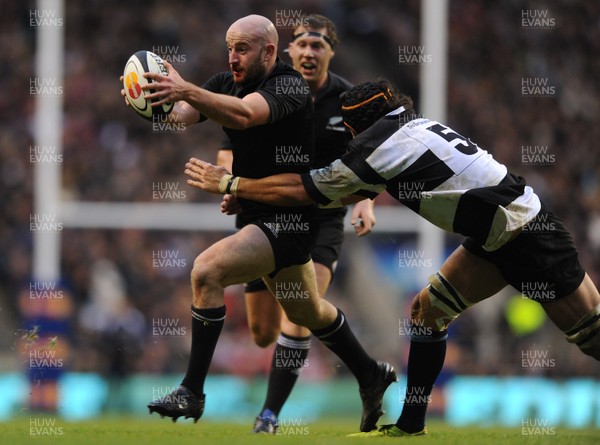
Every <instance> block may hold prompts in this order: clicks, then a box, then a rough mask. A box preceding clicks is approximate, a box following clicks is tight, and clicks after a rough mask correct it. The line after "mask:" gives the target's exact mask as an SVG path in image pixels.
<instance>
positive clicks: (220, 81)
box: [202, 71, 234, 93]
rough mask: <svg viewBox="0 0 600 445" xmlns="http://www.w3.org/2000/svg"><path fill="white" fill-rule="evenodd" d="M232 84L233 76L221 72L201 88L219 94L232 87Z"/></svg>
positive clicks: (227, 72)
mask: <svg viewBox="0 0 600 445" xmlns="http://www.w3.org/2000/svg"><path fill="white" fill-rule="evenodd" d="M233 83H234V81H233V74H232V73H231V72H229V71H221V72H219V73H216V74H214V75H213V76H211V77H210V78H209V79H208V80H207V81H206V82H205V83H204V85H202V88H204V89H207V90H209V91H212V92H215V93H219V92H222V91H224V90H227V89H230V88H231V87H232V86H233Z"/></svg>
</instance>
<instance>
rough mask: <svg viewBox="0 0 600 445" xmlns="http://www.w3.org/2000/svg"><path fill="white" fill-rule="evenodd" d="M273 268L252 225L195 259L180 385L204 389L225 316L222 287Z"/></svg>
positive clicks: (197, 390)
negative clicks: (188, 332) (186, 355)
mask: <svg viewBox="0 0 600 445" xmlns="http://www.w3.org/2000/svg"><path fill="white" fill-rule="evenodd" d="M250 259H251V261H249V260H250ZM274 267H275V260H274V257H273V251H272V249H271V245H270V243H269V240H268V238H267V237H266V235H265V234H264V233H263V232H262V231H261V230H260V229H259V228H258V227H256V226H254V225H249V226H246V227H244V228H243V229H241V230H240V231H239V232H237V233H236V234H234V235H231V236H229V237H227V238H224V239H222V240H221V241H219V242H217V243H215V244H213V245H212V246H211V247H209V248H208V249H207V250H205V251H204V252H203V253H202V254H200V255H199V256H198V257H197V258H196V260H195V261H194V267H193V269H192V274H191V280H192V291H193V301H192V348H191V353H190V359H189V363H188V369H187V373H186V375H185V377H184V379H183V382H182V385H183V386H185V387H186V388H188V389H189V390H191V391H192V392H193V393H194V394H196V395H197V396H200V395H201V394H202V392H203V387H204V380H205V378H206V375H207V373H208V368H209V366H210V362H211V360H212V355H213V352H214V349H215V346H216V344H217V340H218V338H219V335H220V333H221V328H222V327H223V323H224V319H225V306H224V302H223V289H224V288H225V287H226V286H229V285H230V284H237V283H243V282H245V281H249V280H251V279H253V278H254V277H256V276H260V275H263V274H268V273H269V272H270V271H272V270H273V269H274Z"/></svg>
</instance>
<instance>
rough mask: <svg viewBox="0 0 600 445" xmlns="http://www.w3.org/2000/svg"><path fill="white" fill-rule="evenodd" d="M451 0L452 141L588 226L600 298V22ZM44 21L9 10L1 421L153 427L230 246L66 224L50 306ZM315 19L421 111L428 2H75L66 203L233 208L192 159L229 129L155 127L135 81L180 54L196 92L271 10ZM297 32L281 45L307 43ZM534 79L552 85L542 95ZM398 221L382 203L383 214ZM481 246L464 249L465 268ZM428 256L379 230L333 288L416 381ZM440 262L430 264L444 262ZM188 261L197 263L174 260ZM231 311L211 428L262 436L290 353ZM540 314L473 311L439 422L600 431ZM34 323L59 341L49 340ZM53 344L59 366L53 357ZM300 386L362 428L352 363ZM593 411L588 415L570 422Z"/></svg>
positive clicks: (459, 329) (452, 360)
mask: <svg viewBox="0 0 600 445" xmlns="http://www.w3.org/2000/svg"><path fill="white" fill-rule="evenodd" d="M449 5H450V9H449V41H448V62H449V65H448V98H447V99H448V108H447V116H448V118H447V123H448V125H449V126H451V127H452V128H454V129H455V130H456V131H458V132H460V133H462V134H464V135H467V136H468V137H470V138H471V139H473V140H474V141H476V142H477V143H478V144H479V145H480V146H482V147H484V148H486V149H488V150H489V151H491V152H492V153H493V154H494V156H495V157H496V158H497V159H498V160H499V161H501V162H503V163H505V164H506V165H508V166H509V168H510V170H511V171H513V172H515V173H518V174H521V175H523V176H525V177H526V178H527V179H528V182H529V183H530V184H531V185H532V186H533V187H534V189H535V190H536V192H537V193H538V194H539V195H540V196H541V198H542V199H543V200H544V201H546V202H547V203H548V204H549V206H550V208H552V209H553V210H554V212H555V213H556V214H557V215H559V216H560V217H561V218H562V219H563V220H564V221H565V223H566V225H567V226H568V227H569V229H570V230H571V231H572V233H573V235H574V238H575V241H576V244H577V245H578V247H579V251H580V255H581V261H582V263H583V264H584V265H585V267H586V268H587V270H588V272H589V274H590V275H591V276H592V278H593V279H594V280H595V282H596V283H598V282H599V280H600V274H598V270H599V268H600V182H599V178H600V155H599V154H598V152H597V149H596V147H595V141H598V140H600V127H599V126H598V125H597V122H598V116H599V109H598V107H599V102H598V97H599V96H598V93H599V91H598V89H599V85H598V80H597V79H599V78H600V72H599V70H600V66H599V64H598V61H597V57H596V55H597V54H598V51H599V50H600V25H599V23H600V22H599V20H598V17H599V16H600V14H599V12H600V11H599V9H600V7H599V6H598V4H597V3H596V2H580V3H577V4H575V3H573V2H569V1H558V0H557V1H552V2H535V1H531V2H517V1H507V2H502V3H498V2H492V1H482V2H476V1H468V0H450V3H449ZM37 8H39V5H38V4H36V3H35V2H31V1H29V2H5V3H3V4H2V6H0V12H1V14H0V23H1V24H2V33H1V34H0V41H1V42H2V48H4V54H5V57H6V59H5V63H4V64H3V65H2V67H1V68H0V70H1V75H0V84H1V85H2V94H1V95H0V113H2V119H1V120H0V125H1V127H2V131H1V132H0V138H1V141H0V156H1V159H2V163H1V165H2V166H1V171H0V181H1V183H2V190H3V193H2V197H1V199H0V206H1V213H0V214H1V216H0V248H1V249H2V252H3V255H2V256H1V257H0V307H1V311H0V347H1V357H0V388H2V393H3V394H5V395H6V397H7V399H8V403H6V404H4V403H3V404H2V406H1V407H0V419H9V418H11V417H12V416H14V415H16V413H18V412H19V411H20V410H21V409H23V408H25V407H29V408H32V409H35V410H44V409H52V407H53V406H55V405H56V406H57V407H58V409H59V412H60V413H61V415H64V416H65V417H67V418H74V419H75V418H85V417H89V416H93V415H99V414H101V413H106V412H121V413H142V412H143V408H144V405H145V402H147V401H148V400H150V399H152V398H153V396H154V395H157V394H159V395H162V393H166V392H168V388H170V387H172V385H174V384H176V383H177V382H178V381H179V379H178V375H179V374H181V373H182V372H183V371H184V369H185V365H186V363H187V357H186V354H187V353H188V351H189V335H185V333H186V330H188V329H189V304H190V292H189V283H188V282H189V280H188V275H189V268H190V266H191V264H192V261H193V259H194V257H195V256H196V255H197V253H199V252H201V251H202V250H203V249H204V248H205V247H206V246H208V245H210V244H211V243H212V242H214V241H215V240H218V239H220V238H221V237H223V236H224V235H226V232H225V231H224V232H214V231H211V232H203V231H194V232H190V231H146V230H136V229H128V230H98V229H86V230H80V229H70V228H61V229H60V231H61V253H62V256H61V273H62V278H61V283H60V287H59V288H56V289H54V293H48V294H47V297H49V298H35V295H34V298H32V293H31V288H32V279H31V266H32V264H31V251H32V230H31V225H30V218H31V215H32V214H33V213H34V208H33V188H32V183H33V171H34V168H35V164H36V161H35V160H32V158H31V153H32V147H35V142H34V139H33V134H32V119H33V113H34V103H35V93H32V91H31V79H32V78H34V76H35V68H34V63H33V62H34V54H35V38H34V35H35V31H36V28H35V26H32V25H31V21H30V18H31V11H34V10H36V9H37ZM297 11H302V12H305V13H309V12H319V13H322V14H324V15H327V16H328V17H330V18H331V19H332V20H333V21H334V22H335V23H336V24H337V27H338V33H339V35H340V38H341V44H340V46H339V48H338V49H337V50H336V57H335V59H334V61H333V63H332V67H331V68H332V70H333V71H335V72H337V73H339V74H341V75H343V76H344V77H346V78H347V79H348V80H350V81H352V82H355V83H357V82H360V81H363V80H367V79H373V78H375V77H377V76H385V77H387V78H389V79H391V80H393V81H394V82H395V83H396V84H398V85H399V86H400V88H401V90H402V91H403V92H405V93H408V94H410V95H411V96H412V97H413V98H414V99H415V103H418V100H419V69H420V67H421V66H422V65H423V64H424V63H427V59H426V58H425V59H423V60H421V61H420V62H419V63H403V62H402V61H401V58H399V55H400V54H402V51H404V53H406V52H407V51H408V52H410V51H417V52H418V51H419V50H420V49H421V47H420V42H419V27H420V14H421V13H420V5H419V2H417V1H376V2H374V1H358V0H357V1H330V2H324V1H323V2H319V1H289V2H270V1H242V0H238V1H223V2H220V3H212V2H205V1H196V2H191V1H181V0H172V1H169V2H160V1H147V2H136V1H131V2H127V3H123V2H117V1H112V0H106V1H99V0H98V1H71V0H69V1H66V10H65V15H64V23H63V26H64V27H65V36H66V37H65V60H64V70H65V78H64V85H62V90H61V92H60V94H62V95H63V96H64V138H63V153H62V159H60V160H58V162H60V163H61V164H62V187H63V190H62V194H63V199H73V200H79V201H95V202H157V201H161V200H162V201H164V200H167V201H168V200H174V201H177V200H183V201H185V202H212V203H214V205H218V201H219V200H218V199H217V198H214V197H210V196H208V195H206V194H203V193H201V192H198V191H195V190H192V189H189V188H188V187H187V186H186V185H185V178H184V176H183V175H182V170H183V165H184V163H185V160H186V159H188V158H189V157H190V156H191V155H192V154H193V155H194V156H196V157H200V158H202V159H207V160H211V159H214V158H215V154H216V148H217V147H218V145H219V142H220V134H221V130H220V129H219V128H218V126H216V125H213V124H204V125H200V126H194V127H190V128H185V129H179V130H181V131H179V130H178V129H170V130H167V131H162V130H156V128H154V129H153V128H152V125H151V124H149V123H148V122H144V121H143V120H141V119H140V118H138V117H137V116H135V115H134V114H133V113H132V112H131V110H128V109H126V107H125V106H124V105H123V102H122V99H121V97H120V96H119V90H120V84H119V82H118V76H119V75H120V73H121V72H122V69H123V65H124V62H125V61H126V60H127V58H128V57H129V56H130V55H131V54H132V53H133V52H135V51H136V50H138V49H149V50H155V52H159V53H161V52H162V53H168V54H169V55H170V56H171V57H172V62H173V64H174V65H175V67H176V68H177V69H178V70H179V72H180V73H181V74H182V75H183V77H184V78H186V79H187V80H190V81H192V82H194V83H196V84H201V83H202V82H204V81H205V80H206V79H207V78H208V77H209V76H210V75H211V74H213V73H215V72H217V71H221V70H226V69H227V59H226V49H225V46H224V33H225V31H226V29H227V27H228V26H229V24H230V23H231V22H233V21H234V20H236V19H237V18H239V17H241V16H244V15H247V14H250V13H258V14H262V15H265V16H266V17H269V18H271V20H273V21H274V22H276V19H277V17H278V14H279V17H282V18H285V17H289V16H290V15H293V14H295V13H297ZM523 11H541V12H543V11H546V13H547V17H549V18H551V19H553V20H552V21H551V22H549V23H551V25H550V26H538V27H536V26H525V25H524V24H523V21H522V18H523ZM546 24H548V23H546ZM278 28H279V31H280V38H281V42H282V45H281V47H280V51H281V50H282V49H283V48H284V47H285V43H286V42H287V40H288V38H289V35H290V32H291V31H290V29H289V28H287V27H286V26H284V25H281V26H279V27H278ZM423 50H424V53H423V55H425V56H426V51H427V48H423ZM282 57H283V58H284V60H287V56H285V55H283V54H282ZM405 60H406V59H405ZM524 79H537V82H542V83H545V85H546V86H549V87H550V88H549V89H548V88H546V89H545V90H543V91H542V92H539V90H538V92H537V93H534V94H533V95H530V96H527V95H525V94H524V93H523V85H524V83H523V82H524ZM524 147H546V149H547V152H546V154H549V155H550V156H549V157H545V158H544V161H540V160H539V159H538V161H535V160H534V161H528V159H529V158H527V157H524V156H523V155H524V154H526V153H527V152H526V151H524V150H527V148H524ZM34 152H35V149H34ZM164 186H166V187H169V186H175V187H176V188H177V190H178V191H180V192H181V191H185V193H179V194H177V195H167V196H169V197H168V198H166V199H163V198H157V195H156V194H155V193H154V191H155V190H156V189H157V188H158V189H161V187H164ZM163 191H164V188H163ZM163 196H165V195H163ZM394 205H395V204H394V203H393V202H392V201H391V199H389V198H388V197H384V196H382V197H380V198H379V199H378V201H377V204H376V207H380V206H394ZM197 218H198V219H199V220H201V219H202V215H198V216H197ZM459 242H460V238H457V237H453V236H448V237H446V245H447V249H448V252H449V251H451V249H453V248H454V247H455V246H456V245H457V244H458V243H459ZM415 246H416V244H415V238H414V236H412V235H410V234H390V233H385V234H378V233H377V229H375V232H374V233H373V234H372V235H370V237H369V239H365V240H362V239H361V240H354V239H353V238H352V237H351V236H350V235H348V237H347V244H345V247H344V251H343V256H342V260H341V261H340V265H339V269H338V273H337V276H336V279H335V282H334V286H333V288H332V289H331V291H330V298H331V300H333V301H335V302H336V303H337V304H339V305H340V306H341V307H342V308H343V309H344V311H345V312H346V313H347V314H348V316H349V317H350V319H351V322H352V323H353V325H354V326H355V329H356V331H357V334H358V336H359V337H360V339H361V341H363V343H364V344H365V346H366V347H367V348H368V350H369V351H371V352H372V354H373V355H375V356H377V357H378V358H382V359H387V360H389V361H391V362H393V363H394V364H395V365H396V367H397V368H398V369H399V371H400V372H402V371H403V364H404V363H405V359H406V352H407V351H406V347H407V345H408V339H407V337H406V335H403V323H404V322H405V321H406V317H407V316H408V305H409V302H410V299H411V298H412V295H413V293H414V292H415V291H416V290H417V289H418V288H419V287H421V286H422V283H421V282H418V281H417V280H415V279H414V276H415V273H414V272H415V271H414V269H411V268H403V267H401V266H400V264H399V260H398V259H399V255H401V252H407V251H408V252H412V254H414V255H416V256H417V257H418V256H419V254H420V253H424V252H419V251H418V249H417V248H416V247H415ZM424 254H425V256H424V257H422V258H421V259H428V258H427V255H426V253H424ZM169 258H170V259H172V260H179V261H176V262H175V261H174V262H171V263H169V262H168V261H167V262H165V261H163V262H162V263H161V262H160V261H159V262H158V263H157V261H155V260H157V259H158V260H160V259H162V260H165V259H169ZM429 259H431V258H429ZM157 264H159V265H158V266H157ZM160 264H162V266H161V265H160ZM166 264H168V265H166ZM226 301H227V306H228V318H227V322H226V324H225V328H224V331H223V334H222V337H221V340H220V342H219V346H218V348H217V351H216V354H215V358H214V360H213V365H212V371H211V374H212V376H214V379H212V380H210V381H209V387H208V392H209V397H208V404H209V405H208V407H207V417H211V416H213V417H215V418H216V417H219V416H229V417H231V416H238V415H239V416H241V420H242V421H244V420H246V421H248V422H249V421H250V420H251V418H252V416H253V415H254V414H255V413H256V411H257V409H258V408H259V403H260V402H261V401H262V399H261V397H262V394H263V389H264V377H263V376H264V373H265V372H266V370H267V368H268V364H269V362H270V357H271V349H268V350H260V349H258V348H256V347H254V346H253V344H252V341H251V339H250V337H249V334H248V330H247V327H246V321H245V313H244V303H243V299H242V298H241V290H240V289H239V288H238V287H235V288H230V289H229V290H228V292H227V296H226ZM388 308H389V309H388ZM382 309H383V310H382ZM382 312H383V313H382ZM535 316H536V311H535V308H531V307H529V306H527V305H526V302H525V300H523V299H522V298H520V297H519V295H518V293H517V291H516V290H508V291H507V292H504V293H503V294H502V295H500V296H498V297H497V298H495V299H494V300H493V301H490V302H486V304H483V305H481V307H478V308H474V309H472V310H470V311H468V312H467V313H465V314H464V315H463V316H462V317H461V318H460V319H459V321H457V323H456V324H455V325H454V326H453V328H452V329H451V335H450V342H449V352H448V357H447V361H446V367H445V370H444V374H443V376H442V379H441V382H440V383H443V384H444V385H440V388H441V389H442V391H440V392H437V393H434V395H433V398H432V403H433V405H434V406H433V407H432V408H433V411H434V412H435V413H437V414H438V415H440V416H443V417H444V418H445V419H446V420H448V421H451V422H455V423H457V424H461V423H470V422H471V423H484V424H485V423H496V422H498V423H502V422H506V423H511V422H512V423H519V422H520V421H521V419H523V418H524V416H526V415H528V413H529V414H530V413H532V412H533V413H537V414H536V415H538V416H540V417H542V418H546V419H551V420H553V421H557V422H560V423H564V424H569V425H572V426H589V425H600V382H599V381H598V377H597V376H598V375H599V373H598V371H600V366H599V365H598V364H597V363H595V362H593V361H592V360H591V359H589V358H587V357H585V356H583V355H582V354H581V353H580V352H579V351H578V350H577V349H576V348H575V347H573V346H570V345H568V344H567V343H566V342H565V341H564V340H563V338H562V335H561V333H560V332H559V331H558V330H557V329H556V328H555V327H554V326H553V325H551V324H550V323H549V322H548V321H544V320H543V319H542V320H539V322H538V323H536V319H535ZM522 319H524V321H523V320H522ZM528 322H529V323H528ZM34 326H41V327H40V330H39V332H37V331H36V329H35V328H34ZM169 327H170V328H172V329H168V328H169ZM32 349H35V350H36V351H41V352H36V353H34V355H33V356H32V355H31V354H32V353H31V351H32ZM44 351H46V352H44ZM49 351H54V352H53V353H50V352H49ZM32 357H33V358H34V360H40V359H44V358H46V359H50V358H51V359H53V360H55V361H54V365H55V366H51V367H50V368H51V369H50V370H48V369H46V370H42V369H40V368H39V367H36V366H32V361H31V359H32ZM531 358H539V359H540V360H539V361H537V362H536V361H535V360H534V361H533V362H531V361H528V359H531ZM524 359H525V361H524ZM33 363H36V362H35V361H34V362H33ZM37 363H39V361H38V362H37ZM527 363H535V365H533V366H528V365H527ZM40 378H41V379H42V384H41V385H40V384H39V382H38V380H40ZM55 379H57V381H58V382H59V383H60V384H59V386H58V389H57V391H58V392H57V393H56V394H55V392H54V389H53V385H52V384H49V385H44V383H43V382H46V383H47V382H50V381H53V380H55ZM30 380H31V381H34V382H35V384H33V385H31V386H30ZM300 382H301V383H302V385H303V386H302V387H301V388H298V389H297V390H296V391H295V394H294V397H295V398H293V399H292V400H290V403H289V408H286V409H289V411H284V412H283V414H284V415H288V416H290V417H293V416H303V415H304V416H305V415H307V413H318V412H324V413H328V412H337V413H338V414H353V413H355V412H357V410H358V398H357V397H356V396H355V395H354V391H355V388H354V386H353V384H352V382H351V380H349V379H348V375H347V373H346V371H345V369H344V368H343V366H341V365H340V364H339V363H338V362H337V361H336V359H335V357H334V356H332V355H331V354H330V353H328V352H327V351H326V350H324V349H323V348H322V347H320V345H318V344H317V343H316V342H313V351H311V355H310V357H309V366H307V367H306V369H305V370H304V371H303V373H302V378H301V379H300ZM474 385H477V386H474ZM36 386H37V387H38V389H37V390H36V389H35V387H36ZM398 386H399V387H400V388H401V387H402V383H400V385H398ZM224 387H226V388H227V390H226V391H224V390H223V388H224ZM444 388H445V389H444ZM475 388H476V389H475ZM444 391H445V392H444ZM400 392H401V389H400V390H399V389H394V390H393V391H390V393H391V394H388V395H387V399H386V403H387V405H388V407H389V408H388V411H392V412H394V413H396V412H398V411H397V406H396V405H398V403H399V402H398V399H399V398H400ZM30 393H31V394H33V395H32V396H29V394H30ZM349 393H352V395H348V394H349ZM525 393H527V394H533V396H531V397H529V398H528V397H527V396H525V395H524V394H525ZM536 395H537V396H538V397H535V396H536ZM55 396H56V397H57V398H56V397H55ZM353 397H354V398H353ZM211 400H212V402H211ZM575 400H577V401H578V405H577V406H579V407H580V408H579V409H578V410H576V411H575V412H572V411H570V410H567V409H566V406H567V405H570V404H572V403H573V401H575ZM211 403H212V404H213V405H212V406H211ZM349 404H350V405H356V409H355V410H354V411H353V410H352V409H351V408H350V409H348V408H347V406H348V405H349ZM286 413H287V414H286ZM244 416H245V417H244Z"/></svg>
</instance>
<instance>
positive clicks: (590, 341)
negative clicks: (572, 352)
mask: <svg viewBox="0 0 600 445" xmlns="http://www.w3.org/2000/svg"><path fill="white" fill-rule="evenodd" d="M599 305H600V294H599V293H598V289H596V286H594V283H593V282H592V280H591V279H590V277H589V276H588V275H587V274H586V275H585V277H584V279H583V281H582V282H581V284H580V285H579V287H578V288H577V290H576V291H575V292H573V293H572V294H570V295H567V296H566V297H563V298H561V299H559V300H556V301H553V302H549V303H542V307H543V308H544V310H545V311H546V313H547V314H548V316H549V317H550V319H551V320H552V321H553V322H554V324H555V325H556V326H558V328H559V329H561V330H562V331H564V332H566V333H567V335H568V336H571V339H570V341H571V342H575V343H576V344H577V345H578V346H579V347H580V348H581V350H582V351H583V352H584V353H585V354H587V355H590V356H592V357H594V358H595V359H596V360H600V321H599V320H598V319H600V308H599ZM580 321H581V322H580Z"/></svg>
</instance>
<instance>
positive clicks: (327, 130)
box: [313, 72, 352, 167]
mask: <svg viewBox="0 0 600 445" xmlns="http://www.w3.org/2000/svg"><path fill="white" fill-rule="evenodd" d="M351 87H352V84H351V83H350V82H348V81H347V80H346V79H344V78H342V77H340V76H338V75H337V74H334V73H332V72H329V73H328V77H327V82H326V83H325V85H324V86H323V88H321V89H320V90H319V91H317V95H316V97H315V112H314V117H313V121H314V125H315V158H314V163H313V167H325V166H326V165H329V164H330V163H331V162H333V161H334V160H336V159H338V158H340V157H342V155H343V154H344V153H346V150H347V149H348V143H349V142H350V140H351V139H352V135H351V134H350V131H348V129H347V128H346V126H345V125H344V120H343V119H342V101H341V100H340V94H342V93H343V92H344V91H346V90H348V89H349V88H351Z"/></svg>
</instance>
